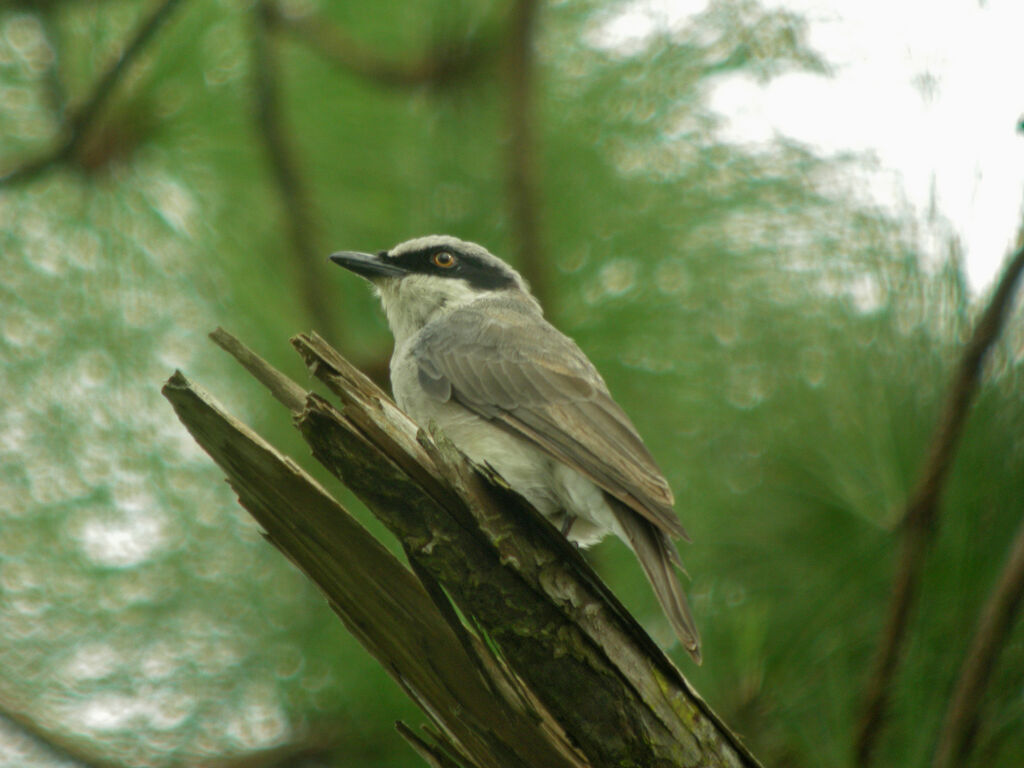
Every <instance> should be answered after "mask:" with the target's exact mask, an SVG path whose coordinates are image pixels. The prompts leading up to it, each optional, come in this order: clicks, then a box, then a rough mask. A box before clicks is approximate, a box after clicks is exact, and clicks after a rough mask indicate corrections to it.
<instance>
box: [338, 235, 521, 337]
mask: <svg viewBox="0 0 1024 768" xmlns="http://www.w3.org/2000/svg"><path fill="white" fill-rule="evenodd" d="M330 259H331V261H333V262H334V263H335V264H339V265H341V266H343V267H345V268H346V269H348V270H350V271H352V272H355V273H356V274H357V275H360V276H362V277H365V278H366V279H367V280H369V281H370V282H371V283H373V285H374V287H375V288H376V289H377V294H378V295H379V296H380V300H381V304H383V305H384V311H385V313H386V314H387V316H388V323H389V324H390V326H391V331H392V333H394V335H395V339H396V341H402V340H403V339H404V338H406V337H408V336H410V335H412V334H413V333H415V332H416V331H418V330H419V329H420V328H422V327H423V326H424V325H426V324H427V323H428V322H430V321H431V320H433V319H434V318H436V317H438V316H440V315H441V314H443V313H446V312H450V311H452V310H454V309H458V308H459V307H462V306H465V305H466V304H469V303H470V302H473V301H477V300H479V299H482V298H489V297H507V298H509V299H513V300H521V301H526V302H528V303H529V304H531V305H533V306H535V307H536V308H537V310H538V311H539V309H540V307H539V305H538V304H537V302H536V300H535V299H534V298H533V296H531V295H530V289H529V287H528V286H527V284H526V281H525V280H523V278H522V276H521V275H520V274H519V273H518V272H516V271H515V270H514V269H512V267H510V266H509V265H508V264H506V263H505V262H504V261H502V260H501V259H499V258H498V257H497V256H495V255H494V254H492V253H491V252H490V251H488V250H487V249H486V248H484V247H483V246H481V245H477V244H476V243H469V242H466V241H464V240H459V239H458V238H455V237H450V236H448V235H429V236H427V237H418V238H416V239H415V240H407V241H406V242H404V243H399V244H398V245H396V246H395V247H394V248H392V249H391V250H389V251H380V252H379V253H377V254H371V253H360V252H357V251H339V252H338V253H334V254H331V257H330Z"/></svg>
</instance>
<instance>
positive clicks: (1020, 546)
mask: <svg viewBox="0 0 1024 768" xmlns="http://www.w3.org/2000/svg"><path fill="white" fill-rule="evenodd" d="M1022 598H1024V521H1022V522H1021V525H1020V527H1019V528H1018V529H1017V536H1016V538H1015V539H1014V542H1013V546H1012V548H1011V549H1010V555H1009V558H1008V559H1007V563H1006V567H1005V568H1004V569H1003V572H1002V574H1001V575H1000V577H999V581H998V583H997V584H996V586H995V588H994V589H993V590H992V594H991V595H990V596H989V599H988V602H987V603H986V604H985V608H984V610H983V611H982V612H981V619H980V621H979V622H978V630H977V632H975V635H974V639H973V640H972V641H971V645H970V648H969V649H968V650H967V654H966V655H965V656H964V662H963V666H962V667H961V669H960V678H959V680H958V681H957V684H956V689H955V690H954V691H953V697H952V699H951V700H950V702H949V709H947V710H946V719H945V722H944V723H943V726H942V730H941V731H940V732H939V743H938V747H937V749H936V752H935V761H934V762H933V763H932V765H933V768H953V766H957V765H964V764H965V761H966V759H967V755H968V754H969V753H970V750H971V747H972V746H973V743H974V736H975V734H976V732H977V728H978V714H979V712H980V711H981V703H982V698H983V694H984V692H985V686H986V685H987V684H988V680H989V677H990V676H991V675H992V670H993V669H994V668H995V665H996V661H997V660H998V658H999V653H1000V651H1002V649H1003V646H1004V645H1005V644H1006V641H1007V640H1008V639H1009V637H1010V631H1011V630H1012V629H1013V622H1014V619H1015V618H1016V616H1017V611H1018V610H1019V608H1020V604H1021V599H1022Z"/></svg>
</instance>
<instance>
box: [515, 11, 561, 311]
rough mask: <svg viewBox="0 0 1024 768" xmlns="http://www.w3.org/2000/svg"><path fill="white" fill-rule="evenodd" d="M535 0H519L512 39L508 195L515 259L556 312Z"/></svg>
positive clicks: (546, 304)
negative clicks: (544, 210) (544, 230)
mask: <svg viewBox="0 0 1024 768" xmlns="http://www.w3.org/2000/svg"><path fill="white" fill-rule="evenodd" d="M537 12H538V3H537V0H516V2H515V4H514V5H513V8H512V18H511V28H510V30H509V39H508V112H507V115H508V127H509V144H508V195H509V203H510V207H511V211H510V212H511V217H510V218H511V223H512V238H513V243H514V246H515V252H516V262H517V264H518V266H519V268H520V270H521V271H522V273H523V276H524V277H525V278H526V279H527V281H528V282H529V283H530V286H531V287H532V289H533V293H534V295H535V296H536V297H537V299H538V300H539V301H540V303H541V306H543V307H546V308H548V309H549V310H552V311H554V309H555V301H554V298H555V297H554V296H552V293H551V291H550V290H548V288H549V285H548V284H549V280H548V274H549V268H550V265H549V264H548V262H547V258H546V256H545V253H544V247H543V245H542V244H541V233H540V203H539V199H538V198H539V188H540V184H539V182H538V178H537V151H536V145H537V139H536V131H535V128H534V125H535V123H534V81H535V79H536V73H535V55H534V32H535V30H536V26H537Z"/></svg>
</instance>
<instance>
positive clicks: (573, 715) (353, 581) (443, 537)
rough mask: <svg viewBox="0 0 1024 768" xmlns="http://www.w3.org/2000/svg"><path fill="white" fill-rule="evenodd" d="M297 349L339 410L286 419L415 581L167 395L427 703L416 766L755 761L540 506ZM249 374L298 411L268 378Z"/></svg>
mask: <svg viewBox="0 0 1024 768" xmlns="http://www.w3.org/2000/svg"><path fill="white" fill-rule="evenodd" d="M222 335H223V334H222ZM293 344H294V345H295V347H296V348H297V350H298V351H299V352H300V354H301V355H302V356H303V358H304V359H305V360H306V362H307V365H309V367H310V370H311V371H312V372H313V373H314V374H315V375H316V377H317V378H319V379H320V380H321V381H323V382H324V383H325V384H326V385H327V386H328V388H329V389H331V390H332V391H333V392H334V393H335V394H337V395H338V397H339V398H340V399H341V402H342V409H341V410H339V409H337V408H335V407H334V406H332V405H331V404H329V403H328V402H327V401H326V400H324V399H323V398H321V397H319V396H317V395H315V394H308V395H306V397H305V399H304V402H303V404H302V410H301V411H300V412H299V413H297V414H296V415H295V423H296V426H297V427H298V428H299V430H300V432H301V433H302V434H303V437H304V438H305V439H306V441H307V442H308V443H309V444H310V446H311V447H312V448H313V453H314V456H315V457H316V458H317V459H318V460H319V461H320V462H321V463H322V464H323V465H324V466H325V467H327V468H328V469H329V470H330V471H331V472H332V473H334V474H335V475H337V476H338V477H339V478H342V479H343V481H344V482H345V483H346V484H347V485H348V486H349V487H350V488H351V489H352V490H353V491H354V492H355V493H356V494H358V495H359V496H360V498H361V499H362V500H363V501H364V502H365V503H366V504H367V506H368V507H369V508H370V510H371V511H372V512H373V513H374V514H375V515H376V516H377V517H378V518H379V519H380V520H381V521H382V522H384V524H385V525H387V526H388V528H389V529H390V530H392V531H393V532H394V533H395V534H396V535H397V536H398V538H399V540H400V541H401V542H402V544H403V546H404V548H405V552H406V555H407V557H408V559H409V561H410V563H412V564H413V566H414V570H413V572H410V571H409V570H408V569H406V568H405V567H404V566H403V565H401V564H400V563H399V562H398V561H397V560H396V559H395V558H394V557H392V556H391V555H390V554H389V553H388V552H387V550H385V549H384V548H383V547H382V546H381V545H380V544H378V543H377V542H376V541H375V540H374V539H373V538H372V537H370V535H369V534H368V533H367V532H366V531H365V530H364V529H362V528H361V527H360V526H359V525H358V524H357V523H356V522H355V521H354V520H352V519H351V518H350V517H349V516H348V513H347V512H346V511H345V510H344V509H343V508H342V507H341V506H340V505H338V503H337V502H336V501H334V500H333V499H331V498H330V497H329V496H328V495H327V494H326V492H325V491H324V490H323V489H322V488H321V487H320V486H319V485H317V484H316V483H315V482H314V481H313V480H312V479H311V478H309V477H308V476H307V475H305V473H303V472H302V471H301V470H300V469H299V468H298V467H297V466H296V465H295V464H294V463H292V462H291V461H289V460H287V459H285V458H284V457H281V456H280V455H279V454H277V453H276V451H274V450H273V448H271V447H270V446H269V445H267V444H266V443H265V442H263V441H262V440H261V439H260V438H259V437H258V436H256V435H255V434H254V433H252V432H251V431H249V430H248V429H247V428H246V427H244V426H243V425H241V424H239V423H238V422H237V421H235V420H234V419H232V418H231V417H230V416H228V415H227V414H226V413H224V412H223V411H222V410H221V409H220V408H219V407H217V406H215V405H214V404H213V403H212V401H211V400H210V399H209V397H208V396H206V395H205V394H204V393H202V391H201V390H199V389H198V388H197V387H196V386H194V385H192V384H191V383H189V382H188V381H187V380H186V379H185V378H184V376H182V375H181V374H180V373H178V374H175V375H174V376H173V377H172V378H171V380H170V381H169V382H168V383H167V385H166V386H165V387H164V394H165V395H166V396H167V397H168V399H169V400H171V402H172V404H173V405H174V408H175V410H176V411H177V413H178V415H179V417H180V418H181V420H182V421H183V422H184V423H185V425H186V426H187V427H188V428H189V430H190V431H191V432H192V434H193V436H195V438H196V439H197V441H198V442H199V443H200V445H202V446H203V448H204V449H205V450H206V451H207V452H208V453H210V455H211V456H212V457H213V458H214V459H215V460H216V461H217V463H218V464H219V465H220V466H221V467H222V469H223V470H224V471H225V473H226V474H227V475H228V477H229V481H230V482H231V484H232V486H233V487H234V489H235V490H236V492H237V493H238V494H239V498H240V501H241V502H242V504H243V506H245V507H246V508H247V509H248V510H250V512H252V514H253V516H254V517H256V519H257V520H258V521H259V522H260V524H261V525H262V526H263V527H264V528H265V530H266V531H267V535H268V538H269V539H270V540H271V542H272V543H274V544H275V545H276V546H277V547H278V548H279V549H280V550H281V551H282V552H283V553H285V554H286V556H288V557H289V558H290V559H291V560H292V561H293V562H294V563H295V564H296V565H298V567H299V568H300V569H302V570H303V571H304V572H305V573H306V574H307V575H308V576H309V577H310V578H311V579H312V580H313V581H314V582H315V583H316V584H317V585H318V586H319V587H320V589H321V591H322V592H323V593H324V594H325V595H326V596H327V598H328V601H329V602H330V604H331V606H332V608H334V610H335V611H336V612H337V613H338V615H339V616H340V617H341V618H342V620H343V621H344V622H345V624H346V626H347V627H348V628H349V629H350V631H352V632H353V634H354V635H355V636H356V638H357V639H359V640H360V641H361V642H362V643H363V644H364V645H366V647H367V648H368V649H369V650H370V651H371V653H373V654H374V655H375V656H376V657H377V658H378V659H379V660H380V661H381V663H382V665H383V666H384V667H385V668H386V669H387V670H388V671H389V672H390V673H391V674H392V676H393V677H394V678H395V679H396V681H397V682H398V683H399V685H400V686H401V687H402V688H403V690H404V691H405V692H406V693H407V694H408V695H409V696H410V697H411V698H412V700H413V701H414V702H416V703H417V704H418V705H420V707H421V708H422V709H423V710H424V713H425V714H426V716H427V718H428V720H429V721H430V726H429V727H428V728H427V729H425V730H424V733H425V734H426V737H427V738H424V737H423V736H421V735H420V734H413V733H412V731H411V730H410V729H408V728H406V727H402V726H400V730H401V731H402V733H403V735H405V736H406V737H407V738H410V737H411V738H410V742H411V743H412V744H413V745H414V747H415V748H416V749H417V751H418V752H420V754H421V755H423V756H424V757H425V759H427V760H428V761H429V762H430V763H431V764H433V765H436V766H442V767H443V768H451V766H481V767H482V766H488V767H493V768H504V767H505V766H509V767H510V768H512V767H514V768H525V767H526V766H531V768H532V767H533V766H551V767H552V768H556V767H559V766H565V767H566V768H573V767H577V768H581V767H582V766H583V765H593V766H603V765H659V766H665V768H669V767H670V766H689V765H705V766H730V767H731V768H736V767H743V766H746V767H749V768H753V767H754V766H757V765H758V763H757V761H756V760H755V759H754V758H753V756H752V755H751V754H750V753H749V751H747V750H746V748H745V747H744V746H743V745H742V743H741V742H739V740H738V739H737V738H736V737H735V736H734V735H733V734H732V733H731V732H730V731H729V730H728V729H727V728H726V727H725V726H724V725H723V724H722V722H721V721H720V720H719V719H718V718H717V716H715V714H714V713H713V712H712V711H711V710H710V709H709V708H708V707H707V705H706V704H705V703H704V702H703V700H701V699H700V697H699V696H698V695H697V694H696V693H695V692H694V691H693V690H692V689H691V688H690V686H689V684H688V683H687V682H686V680H685V679H684V678H683V677H682V675H681V674H680V673H679V671H678V669H676V667H675V666H674V665H673V664H672V663H671V661H670V660H669V659H668V658H667V657H666V656H665V655H664V653H663V652H662V651H661V650H660V649H659V648H658V647H657V646H656V645H655V644H654V642H653V641H652V640H651V639H650V638H649V637H648V636H647V635H646V633H644V632H643V630H642V629H641V628H640V627H639V626H638V625H637V623H636V621H635V620H634V619H633V618H632V617H631V616H630V615H629V613H628V612H627V611H626V610H625V609H624V608H623V607H622V605H621V604H620V603H619V602H618V601H617V600H616V599H615V598H614V596H612V595H611V593H610V592H609V591H608V589H607V587H605V586H604V584H603V583H602V582H601V581H600V579H599V578H598V577H597V576H596V574H594V573H593V571H592V570H591V569H590V567H589V566H588V565H587V564H586V561H585V560H583V558H582V556H581V555H580V553H579V552H578V551H577V550H576V548H575V547H574V546H572V545H571V544H570V543H569V542H567V541H566V539H565V538H564V537H562V536H561V535H560V534H559V532H558V531H557V530H556V529H555V528H554V527H553V526H551V525H550V523H548V522H547V521H545V520H544V519H543V518H542V517H541V516H540V514H539V513H538V512H537V511H536V510H535V509H533V508H532V507H530V506H529V505H528V504H526V503H525V501H524V500H523V499H522V498H521V497H519V496H516V495H515V494H514V493H512V492H511V491H510V490H509V489H508V487H507V486H506V485H503V483H502V481H501V480H500V478H498V477H497V476H496V475H494V474H493V473H491V472H488V471H487V470H486V469H481V468H472V467H470V466H469V465H468V464H467V463H466V462H465V459H464V458H463V457H462V455H461V454H459V453H458V451H457V450H456V449H455V448H454V447H453V446H452V445H451V444H450V443H448V442H447V441H446V440H444V439H443V438H438V439H436V440H435V439H431V438H430V437H428V436H427V435H425V434H424V433H423V432H422V430H420V429H418V428H417V427H416V425H415V424H413V422H411V421H410V420H409V419H408V417H406V416H405V415H404V414H403V413H401V411H399V410H398V409H397V408H396V407H395V405H394V404H393V403H392V402H391V401H390V400H389V399H388V398H387V396H386V395H385V394H384V393H383V392H382V391H381V390H379V389H378V388H377V387H376V386H374V385H373V383H372V382H370V381H369V380H368V379H367V378H366V377H365V376H363V375H362V374H361V373H359V371H357V370H356V369H354V368H353V367H352V366H351V365H350V364H349V363H348V362H347V361H345V360H344V359H343V358H342V357H341V356H340V355H339V354H338V353H337V352H336V351H334V350H333V349H331V348H330V347H329V346H327V345H326V344H325V343H324V342H323V341H322V340H321V339H319V338H317V337H315V336H314V337H307V336H300V337H297V338H295V339H293ZM222 346H225V347H228V348H230V347H232V346H233V345H232V344H229V343H222ZM235 346H236V348H237V345H235ZM242 357H243V358H244V360H245V363H246V367H247V368H249V369H250V370H253V369H254V366H255V367H257V368H258V367H260V366H259V363H257V362H256V360H258V358H255V356H252V355H251V353H246V354H243V355H242ZM263 365H264V366H265V364H263ZM267 367H269V366H267ZM258 378H260V380H261V381H265V382H270V383H272V384H273V386H274V389H275V391H276V392H277V393H278V394H279V395H282V394H283V399H284V401H285V402H291V403H295V404H297V403H296V399H295V398H294V397H293V393H294V392H295V389H294V386H283V387H282V386H280V374H277V373H276V372H268V373H264V374H260V375H259V376H258ZM295 386H297V385H295ZM414 573H415V574H422V575H423V576H422V578H425V579H426V580H427V582H429V583H428V584H424V583H423V582H421V581H419V580H417V578H416V576H414ZM435 582H436V585H437V586H434V583H435ZM425 587H426V588H425ZM449 596H450V597H449ZM449 599H450V600H452V601H453V602H454V603H455V605H456V606H457V607H458V609H459V611H460V612H461V614H462V615H463V616H466V617H467V618H468V620H469V621H470V625H471V627H472V628H473V629H474V630H475V632H474V631H471V630H470V628H469V627H466V626H464V625H463V624H462V623H461V621H460V620H459V619H458V616H457V613H456V611H455V610H454V608H453V606H452V605H451V604H450V603H449V602H448V600H449ZM453 623H457V626H455V625H454V624H453Z"/></svg>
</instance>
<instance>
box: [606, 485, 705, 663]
mask: <svg viewBox="0 0 1024 768" xmlns="http://www.w3.org/2000/svg"><path fill="white" fill-rule="evenodd" d="M612 507H613V508H614V510H615V516H616V518H617V519H618V521H619V525H620V526H621V527H622V530H623V533H625V534H626V540H627V543H628V544H629V546H630V548H631V549H632V550H633V552H634V554H636V557H637V560H639V561H640V566H641V567H642V568H643V569H644V574H645V575H646V576H647V580H648V581H649V582H650V583H651V587H653V589H654V594H655V596H656V597H657V598H658V602H659V603H661V608H662V610H663V611H664V612H665V616H666V617H667V618H668V620H669V623H670V624H671V625H672V629H673V630H675V633H676V636H677V637H678V638H679V641H680V642H681V643H682V644H683V647H685V648H686V650H687V651H688V652H689V654H690V656H692V657H693V660H694V661H695V662H697V663H698V664H700V661H701V655H700V634H699V633H698V632H697V625H696V624H695V623H694V621H693V616H692V615H691V614H690V606H689V604H688V603H687V602H686V595H685V593H684V592H683V587H682V584H680V583H679V579H678V578H677V576H676V572H675V564H677V563H679V553H678V552H677V551H676V548H675V545H674V544H673V543H672V540H671V539H670V538H669V537H668V535H667V534H666V533H664V532H663V531H661V530H659V529H657V528H655V527H654V525H652V524H651V523H649V522H648V521H647V520H645V519H643V518H641V517H640V516H639V515H637V514H636V513H635V512H633V510H631V509H626V508H624V507H620V506H619V505H617V504H613V505H612Z"/></svg>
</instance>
